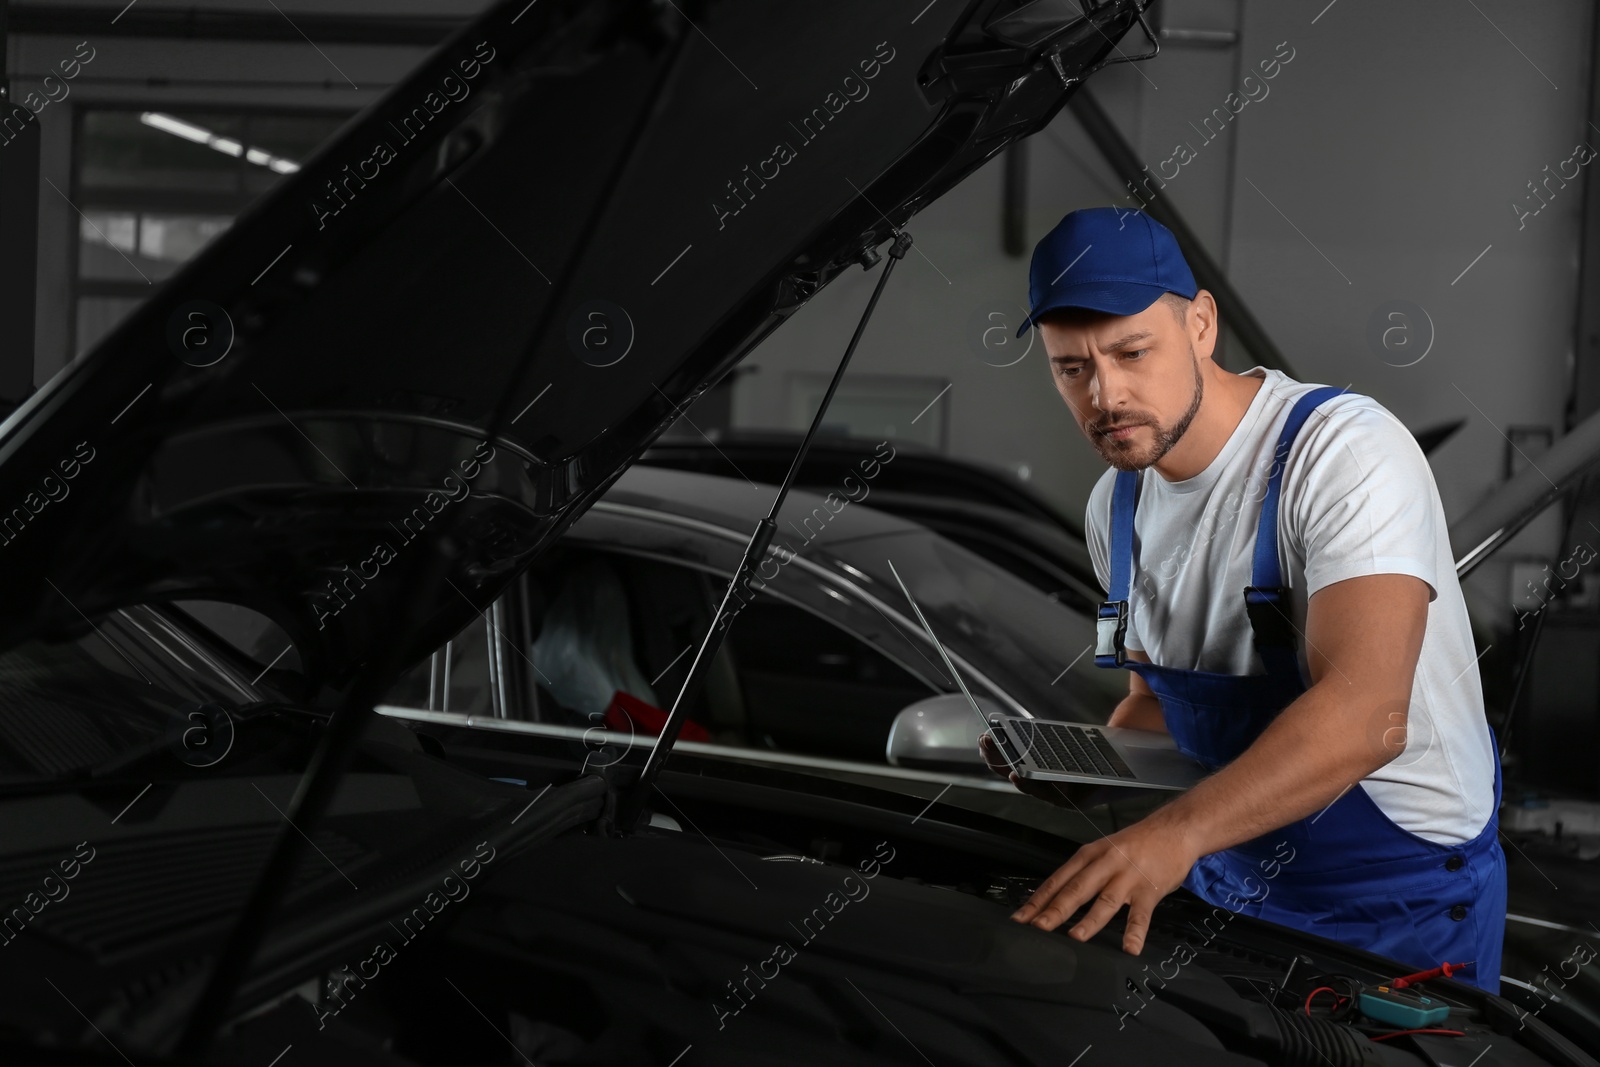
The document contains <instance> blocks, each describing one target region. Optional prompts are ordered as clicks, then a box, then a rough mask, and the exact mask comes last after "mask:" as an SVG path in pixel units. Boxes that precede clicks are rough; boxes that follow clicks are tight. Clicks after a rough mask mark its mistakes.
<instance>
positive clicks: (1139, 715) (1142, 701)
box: [1106, 693, 1167, 733]
mask: <svg viewBox="0 0 1600 1067" xmlns="http://www.w3.org/2000/svg"><path fill="white" fill-rule="evenodd" d="M1106 725H1107V726H1126V727H1129V728H1130V729H1134V730H1159V731H1161V732H1162V733H1166V732H1167V720H1166V717H1165V716H1163V715H1162V714H1161V701H1159V700H1157V699H1156V698H1155V697H1153V696H1150V695H1149V694H1146V693H1129V694H1128V695H1127V696H1125V697H1123V698H1122V702H1121V703H1120V704H1118V705H1117V706H1116V708H1114V709H1113V710H1112V712H1111V717H1110V718H1109V719H1107V720H1106Z"/></svg>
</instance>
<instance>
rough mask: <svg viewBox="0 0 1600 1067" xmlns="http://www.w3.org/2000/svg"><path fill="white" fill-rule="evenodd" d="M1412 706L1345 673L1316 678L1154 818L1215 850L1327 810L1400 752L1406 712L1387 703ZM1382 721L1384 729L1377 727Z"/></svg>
mask: <svg viewBox="0 0 1600 1067" xmlns="http://www.w3.org/2000/svg"><path fill="white" fill-rule="evenodd" d="M1406 705H1407V702H1405V701H1400V700H1387V701H1386V700H1385V699H1384V698H1382V697H1376V698H1375V697H1374V696H1373V695H1372V694H1370V693H1367V692H1358V691H1356V690H1354V689H1353V687H1351V686H1350V685H1349V683H1348V682H1346V681H1344V680H1343V679H1338V680H1336V681H1334V682H1333V683H1330V684H1318V685H1315V686H1313V687H1312V688H1311V689H1309V690H1307V691H1306V692H1305V693H1303V694H1301V696H1300V697H1299V698H1297V699H1296V700H1295V701H1294V703H1292V704H1290V705H1289V706H1288V707H1287V708H1285V709H1284V710H1283V711H1282V712H1280V713H1279V714H1278V716H1277V718H1275V719H1274V720H1273V721H1272V723H1271V724H1270V725H1269V726H1268V727H1267V728H1266V729H1265V730H1263V731H1262V732H1261V736H1260V737H1258V738H1256V740H1255V743H1254V744H1252V745H1251V746H1250V747H1249V748H1248V749H1246V750H1245V751H1244V752H1243V753H1242V754H1241V755H1240V756H1239V758H1238V759H1236V760H1234V761H1233V762H1232V763H1230V764H1228V765H1227V766H1225V767H1223V768H1222V769H1221V770H1220V771H1217V772H1216V773H1215V774H1213V775H1211V776H1209V777H1207V778H1205V779H1203V780H1202V781H1201V782H1199V784H1197V785H1195V786H1194V787H1193V788H1191V789H1189V790H1188V791H1187V792H1185V793H1184V794H1183V795H1182V796H1180V797H1178V798H1177V799H1176V800H1174V801H1172V802H1171V803H1170V804H1167V805H1165V806H1163V807H1161V808H1160V809H1158V810H1157V811H1155V812H1154V813H1152V814H1151V815H1150V816H1149V817H1148V818H1149V819H1150V820H1154V821H1157V822H1160V823H1164V824H1166V825H1168V826H1170V827H1172V828H1174V829H1176V830H1178V831H1179V832H1181V833H1182V834H1183V835H1184V837H1185V838H1186V839H1187V840H1188V841H1190V842H1191V843H1192V844H1193V845H1194V847H1195V848H1196V849H1197V850H1198V852H1199V853H1200V854H1201V855H1207V854H1210V853H1212V852H1218V851H1220V850H1222V849H1225V848H1230V847H1232V846H1233V845H1237V844H1239V843H1241V842H1244V841H1249V840H1251V839H1252V838H1255V837H1259V836H1261V835H1262V834H1264V833H1267V832H1268V831H1270V830H1275V829H1277V828H1278V827H1280V826H1286V825H1288V824H1289V823H1291V822H1294V821H1295V820H1297V819H1303V818H1305V817H1306V816H1307V815H1310V814H1312V813H1314V812H1319V811H1321V810H1322V809H1324V808H1326V807H1327V806H1328V805H1329V804H1332V803H1333V802H1334V801H1335V800H1337V799H1338V798H1339V797H1340V796H1341V795H1342V794H1343V793H1344V791H1345V790H1346V789H1348V788H1350V787H1352V786H1353V785H1354V784H1355V783H1356V782H1359V781H1360V780H1361V779H1362V778H1365V777H1366V776H1367V775H1368V774H1370V773H1372V771H1374V770H1376V769H1377V768H1379V767H1381V766H1383V764H1385V763H1387V762H1388V761H1389V760H1390V759H1393V758H1394V757H1395V756H1396V755H1398V754H1399V753H1400V751H1401V750H1402V749H1403V747H1404V745H1403V739H1404V733H1403V727H1404V725H1405V719H1404V717H1403V713H1402V712H1399V711H1396V712H1393V713H1390V714H1388V715H1385V709H1388V708H1391V707H1393V708H1397V709H1404V708H1405V707H1406ZM1391 720H1392V721H1391ZM1376 727H1382V729H1379V730H1377V732H1376V733H1374V729H1375V728H1376ZM1385 742H1389V744H1388V745H1387V746H1386V745H1385Z"/></svg>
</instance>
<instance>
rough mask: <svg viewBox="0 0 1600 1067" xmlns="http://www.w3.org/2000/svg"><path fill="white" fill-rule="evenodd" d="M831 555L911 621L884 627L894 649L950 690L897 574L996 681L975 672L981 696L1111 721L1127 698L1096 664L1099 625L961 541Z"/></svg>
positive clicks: (878, 546)
mask: <svg viewBox="0 0 1600 1067" xmlns="http://www.w3.org/2000/svg"><path fill="white" fill-rule="evenodd" d="M829 550H830V552H831V553H833V554H834V555H835V557H836V560H837V562H838V564H839V565H842V566H843V567H844V568H846V569H851V570H854V571H856V572H857V574H858V575H859V574H864V575H866V576H867V578H868V579H869V581H867V582H862V584H863V585H866V587H867V588H869V589H871V590H872V591H873V592H874V593H875V594H876V595H877V596H878V597H879V598H881V599H882V600H884V601H885V602H886V603H887V604H888V605H890V606H891V607H892V608H894V609H895V610H896V611H898V612H900V613H901V614H902V615H903V616H904V617H905V619H906V620H908V621H909V626H906V625H903V624H897V625H892V626H890V627H888V628H887V629H886V630H885V632H884V634H883V641H884V647H885V650H886V651H889V652H890V653H891V654H894V655H896V656H897V657H899V658H909V660H910V661H912V662H916V663H922V664H924V665H928V664H929V661H931V666H932V668H933V672H934V675H935V676H936V677H937V678H939V679H941V680H943V683H944V685H943V687H944V688H946V689H947V690H953V689H954V688H955V682H954V680H953V679H950V678H948V672H947V671H946V670H945V667H944V664H943V663H942V662H941V661H940V660H939V656H938V652H937V650H936V649H934V648H932V647H931V646H930V645H929V644H928V643H927V641H926V640H924V638H923V634H922V632H921V627H920V626H918V625H917V623H916V617H915V614H914V613H913V612H912V611H911V607H910V605H909V604H908V603H906V599H905V596H904V595H903V594H902V593H901V592H900V587H899V585H898V583H897V582H896V581H895V576H894V572H898V573H899V575H900V578H901V579H902V580H904V582H905V583H906V587H907V588H908V589H909V590H910V593H911V595H912V596H913V597H915V598H916V601H917V606H918V607H920V608H921V609H922V611H923V613H924V614H925V615H926V616H927V618H928V623H929V625H930V626H931V627H932V629H933V632H934V635H935V637H937V638H938V640H939V641H940V642H942V643H943V644H944V645H945V647H946V648H948V649H949V650H950V652H951V653H952V654H954V655H955V656H957V657H959V658H960V659H961V660H965V661H966V662H967V663H970V664H972V665H973V666H974V667H976V668H978V670H979V671H980V672H981V673H982V675H983V676H984V677H985V678H986V679H987V681H988V683H990V684H989V685H986V686H985V685H977V684H974V683H975V681H976V680H975V679H974V678H972V677H971V676H966V681H967V682H968V684H969V685H972V686H973V688H974V691H975V692H981V690H982V689H991V688H998V689H1000V690H1002V691H1004V692H1005V693H1006V694H1008V695H1009V696H1010V697H1011V698H1012V699H1013V700H1015V701H1016V702H1017V703H1019V704H1021V705H1022V707H1023V708H1024V709H1025V710H1027V711H1029V712H1031V713H1033V714H1035V715H1040V716H1046V717H1066V718H1081V717H1084V716H1089V717H1092V718H1099V719H1102V720H1103V719H1104V718H1105V717H1106V716H1107V715H1109V714H1110V712H1111V709H1112V707H1114V706H1115V704H1116V702H1117V701H1118V700H1119V699H1121V697H1122V696H1124V695H1126V693H1127V679H1126V678H1125V677H1124V676H1123V675H1122V673H1121V672H1120V671H1112V670H1106V669H1103V668H1097V667H1095V665H1094V657H1093V655H1092V653H1091V649H1092V647H1093V640H1094V624H1093V621H1092V620H1091V619H1089V618H1088V617H1086V616H1084V615H1082V614H1081V613H1079V612H1076V611H1073V610H1071V609H1069V608H1068V607H1066V606H1065V605H1063V604H1061V603H1060V602H1059V601H1056V600H1053V599H1051V598H1050V597H1047V596H1044V595H1043V594H1041V593H1040V592H1039V591H1038V590H1036V589H1034V588H1033V587H1031V586H1029V585H1028V584H1027V583H1026V582H1023V581H1022V580H1020V579H1019V578H1017V577H1015V576H1014V575H1012V574H1011V573H1009V572H1008V571H1006V570H1004V569H1003V568H1001V567H999V566H997V565H995V564H993V563H991V562H989V561H988V560H986V559H984V558H983V557H981V556H978V555H977V554H975V553H973V552H970V551H968V550H967V549H965V548H962V547H961V546H960V545H957V544H954V543H953V542H951V541H949V540H947V539H945V538H943V537H939V536H937V535H935V534H932V533H929V532H927V531H923V530H912V531H906V532H903V533H896V534H887V535H883V536H877V537H867V538H860V539H857V540H852V541H848V542H843V543H839V544H835V545H831V546H829ZM891 563H892V564H893V565H894V572H891V570H890V564H891ZM857 581H858V582H861V579H860V578H859V577H858V578H857ZM775 588H777V587H776V586H775Z"/></svg>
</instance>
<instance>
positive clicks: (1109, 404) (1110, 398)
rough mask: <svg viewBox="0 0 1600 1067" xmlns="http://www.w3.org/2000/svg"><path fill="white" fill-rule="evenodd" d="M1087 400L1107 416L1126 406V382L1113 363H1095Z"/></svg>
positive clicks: (1105, 361)
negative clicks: (1092, 380) (1091, 385)
mask: <svg viewBox="0 0 1600 1067" xmlns="http://www.w3.org/2000/svg"><path fill="white" fill-rule="evenodd" d="M1089 398H1090V400H1091V402H1093V404H1094V406H1095V407H1096V408H1098V409H1099V410H1101V411H1103V412H1106V413H1107V414H1109V413H1111V412H1114V411H1116V410H1117V409H1118V408H1122V407H1126V406H1127V401H1128V382H1127V379H1126V378H1124V377H1123V375H1122V373H1121V372H1120V371H1119V370H1118V369H1117V367H1116V364H1115V362H1114V361H1112V360H1104V361H1101V360H1096V361H1095V366H1094V382H1093V387H1092V388H1091V389H1090V391H1089Z"/></svg>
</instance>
